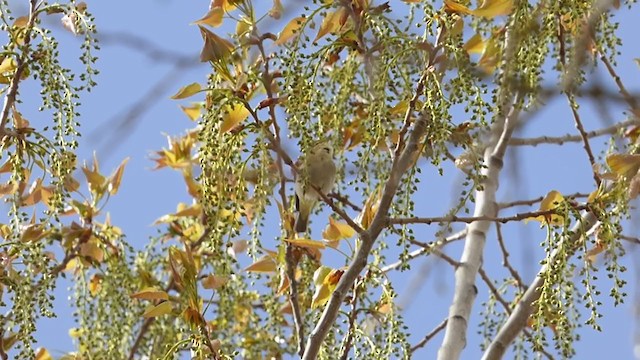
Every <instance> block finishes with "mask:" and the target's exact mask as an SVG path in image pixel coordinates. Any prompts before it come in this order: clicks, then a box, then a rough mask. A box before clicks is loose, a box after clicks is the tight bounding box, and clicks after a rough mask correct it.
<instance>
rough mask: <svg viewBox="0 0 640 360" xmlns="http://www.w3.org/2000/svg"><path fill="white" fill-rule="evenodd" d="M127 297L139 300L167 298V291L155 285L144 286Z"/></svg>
mask: <svg viewBox="0 0 640 360" xmlns="http://www.w3.org/2000/svg"><path fill="white" fill-rule="evenodd" d="M129 297H131V298H132V299H140V300H169V295H168V294H167V292H166V291H164V290H160V289H158V288H156V287H146V288H144V289H142V290H140V291H138V292H137V293H135V294H131V295H129Z"/></svg>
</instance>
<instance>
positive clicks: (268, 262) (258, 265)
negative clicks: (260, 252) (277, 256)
mask: <svg viewBox="0 0 640 360" xmlns="http://www.w3.org/2000/svg"><path fill="white" fill-rule="evenodd" d="M276 270H278V264H277V263H276V261H275V260H274V258H273V257H271V256H269V255H264V256H262V257H261V258H259V259H258V260H256V262H254V263H253V264H251V265H249V266H247V267H246V268H245V269H244V271H251V272H261V273H275V272H276Z"/></svg>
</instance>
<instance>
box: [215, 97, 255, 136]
mask: <svg viewBox="0 0 640 360" xmlns="http://www.w3.org/2000/svg"><path fill="white" fill-rule="evenodd" d="M249 114H250V113H249V110H247V108H246V107H245V106H244V104H241V103H236V104H234V105H233V106H232V107H231V106H227V111H226V112H225V114H224V115H223V116H222V125H220V132H221V133H223V134H224V133H226V132H229V131H231V130H233V129H235V128H236V127H237V126H238V125H239V124H240V123H241V122H242V121H244V120H245V119H246V118H247V117H249Z"/></svg>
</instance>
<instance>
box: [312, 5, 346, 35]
mask: <svg viewBox="0 0 640 360" xmlns="http://www.w3.org/2000/svg"><path fill="white" fill-rule="evenodd" d="M346 11H347V9H346V8H344V7H341V8H340V9H339V10H336V11H333V12H330V13H328V14H327V15H326V16H325V17H324V20H322V25H321V26H320V30H318V35H316V38H315V39H313V42H316V41H318V40H319V39H321V38H322V37H323V36H325V35H327V34H330V33H331V34H333V33H335V32H337V31H338V30H340V28H341V27H342V25H344V22H345V21H346V15H347V12H346Z"/></svg>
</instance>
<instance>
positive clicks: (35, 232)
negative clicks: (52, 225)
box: [20, 224, 50, 242]
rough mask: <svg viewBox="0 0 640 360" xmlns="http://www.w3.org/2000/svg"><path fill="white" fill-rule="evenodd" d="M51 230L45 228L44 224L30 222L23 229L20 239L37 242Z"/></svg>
mask: <svg viewBox="0 0 640 360" xmlns="http://www.w3.org/2000/svg"><path fill="white" fill-rule="evenodd" d="M49 233H50V231H48V230H45V226H44V224H29V225H27V226H26V227H25V228H24V229H23V230H22V235H21V236H20V241H22V242H36V241H38V240H40V239H42V238H44V237H45V236H47V235H49Z"/></svg>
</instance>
